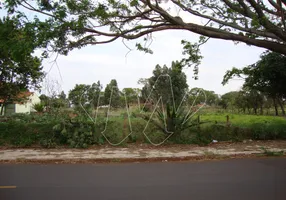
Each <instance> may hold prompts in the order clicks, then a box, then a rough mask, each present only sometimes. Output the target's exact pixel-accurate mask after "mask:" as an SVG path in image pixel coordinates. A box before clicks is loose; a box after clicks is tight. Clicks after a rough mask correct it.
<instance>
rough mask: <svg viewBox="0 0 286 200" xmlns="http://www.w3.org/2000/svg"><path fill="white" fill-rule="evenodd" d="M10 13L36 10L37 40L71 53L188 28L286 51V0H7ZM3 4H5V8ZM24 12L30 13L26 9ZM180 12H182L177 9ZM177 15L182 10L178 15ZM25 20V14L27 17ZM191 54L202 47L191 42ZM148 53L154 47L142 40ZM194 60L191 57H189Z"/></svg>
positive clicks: (6, 4)
mask: <svg viewBox="0 0 286 200" xmlns="http://www.w3.org/2000/svg"><path fill="white" fill-rule="evenodd" d="M4 2H5V3H4V7H5V9H7V10H8V12H9V13H20V12H22V13H20V15H21V16H25V11H34V13H35V14H37V16H36V17H35V18H33V19H27V20H29V21H27V23H29V25H31V26H35V27H36V30H38V35H37V41H39V42H42V43H41V44H42V46H43V47H46V46H50V47H52V48H53V50H54V51H57V52H60V53H63V54H66V53H68V52H69V51H70V50H72V49H73V48H81V47H83V46H86V45H97V44H104V43H110V42H113V41H115V40H118V39H123V40H124V39H126V40H133V39H137V38H141V37H142V39H143V40H144V43H146V41H152V33H154V32H159V31H164V30H186V31H189V32H192V33H196V34H199V35H201V36H205V38H204V37H201V42H202V43H204V42H206V40H207V38H216V39H222V40H229V41H235V42H242V43H245V44H248V45H253V46H257V47H262V48H266V49H269V50H272V51H275V52H278V53H281V54H284V55H286V45H285V43H286V31H285V30H286V25H285V24H286V23H285V17H286V7H285V4H286V0H197V1H194V0H193V1H191V0H165V1H161V0H125V1H121V0H108V1H107V0H99V1H90V0H82V1H78V0H66V1H57V0H41V1H28V0H17V1H15V0H5V1H4ZM0 7H1V6H0ZM23 10H24V12H23ZM174 11H180V12H174ZM175 13H176V14H175ZM23 19H25V18H23ZM184 44H185V47H187V48H188V49H189V50H190V51H189V53H192V54H194V53H197V49H198V45H190V44H189V43H187V42H185V43H184ZM136 46H137V48H138V49H140V50H144V51H147V52H151V51H150V49H148V48H147V47H148V45H147V46H144V45H141V44H140V43H137V45H136ZM189 58H190V59H193V58H194V57H193V56H190V57H189ZM189 61H190V60H189Z"/></svg>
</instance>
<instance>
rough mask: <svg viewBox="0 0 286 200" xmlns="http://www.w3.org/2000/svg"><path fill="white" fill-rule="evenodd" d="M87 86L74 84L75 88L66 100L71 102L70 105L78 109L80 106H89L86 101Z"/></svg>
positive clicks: (87, 100)
mask: <svg viewBox="0 0 286 200" xmlns="http://www.w3.org/2000/svg"><path fill="white" fill-rule="evenodd" d="M89 88H90V86H89V85H85V84H76V85H75V87H74V88H73V89H72V90H70V91H69V96H68V99H69V100H70V101H71V104H72V105H74V106H76V107H79V106H80V105H82V106H85V105H87V104H89V99H88V89H89Z"/></svg>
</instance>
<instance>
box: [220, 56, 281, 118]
mask: <svg viewBox="0 0 286 200" xmlns="http://www.w3.org/2000/svg"><path fill="white" fill-rule="evenodd" d="M233 77H241V78H244V79H245V83H244V88H248V89H249V90H256V91H260V92H261V93H263V94H265V95H267V96H268V97H270V98H272V99H273V102H274V106H275V110H276V115H278V111H277V105H279V106H280V107H281V110H282V113H283V114H285V111H284V106H283V99H285V98H286V89H285V85H286V56H284V55H281V54H279V53H275V52H268V51H267V52H265V53H263V54H262V55H261V57H260V60H259V61H258V62H256V63H255V64H252V65H250V66H247V67H244V68H243V69H237V68H233V69H232V70H229V71H227V72H226V74H225V76H224V80H223V84H226V83H227V82H228V81H229V80H230V79H232V78H233Z"/></svg>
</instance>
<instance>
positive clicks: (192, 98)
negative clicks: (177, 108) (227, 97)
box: [189, 88, 219, 106]
mask: <svg viewBox="0 0 286 200" xmlns="http://www.w3.org/2000/svg"><path fill="white" fill-rule="evenodd" d="M189 102H190V103H191V104H193V103H194V105H196V104H200V103H206V104H207V105H209V106H213V105H217V104H218V102H219V96H218V94H216V93H215V92H214V91H209V90H204V89H202V88H192V89H191V90H190V92H189Z"/></svg>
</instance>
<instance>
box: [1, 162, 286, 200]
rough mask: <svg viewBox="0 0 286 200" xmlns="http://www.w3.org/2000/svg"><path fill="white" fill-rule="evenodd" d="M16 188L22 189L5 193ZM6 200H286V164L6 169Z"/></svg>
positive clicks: (3, 176) (3, 167)
mask: <svg viewBox="0 0 286 200" xmlns="http://www.w3.org/2000/svg"><path fill="white" fill-rule="evenodd" d="M4 186H15V187H16V188H6V189H5V188H4ZM1 187H2V188H1ZM0 188H1V189H0V200H10V199H11V200H15V199H21V200H33V199H36V200H55V199H61V200H73V199H77V200H87V199H92V200H102V199H124V200H136V199H148V200H149V199H156V200H161V199H162V200H163V199H164V200H169V199H170V200H174V199H175V200H184V199H187V200H192V199H194V200H202V199H208V200H232V199H238V200H276V199H279V200H280V199H281V200H285V199H286V158H268V159H240V160H224V161H202V162H182V163H175V162H174V163H133V164H132V163H131V164H86V165H84V164H70V165H67V164H63V165H52V164H51V165H22V164H18V165H8V164H4V165H0Z"/></svg>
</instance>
